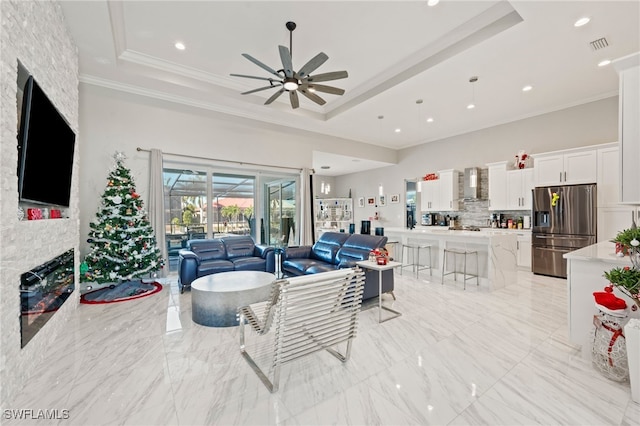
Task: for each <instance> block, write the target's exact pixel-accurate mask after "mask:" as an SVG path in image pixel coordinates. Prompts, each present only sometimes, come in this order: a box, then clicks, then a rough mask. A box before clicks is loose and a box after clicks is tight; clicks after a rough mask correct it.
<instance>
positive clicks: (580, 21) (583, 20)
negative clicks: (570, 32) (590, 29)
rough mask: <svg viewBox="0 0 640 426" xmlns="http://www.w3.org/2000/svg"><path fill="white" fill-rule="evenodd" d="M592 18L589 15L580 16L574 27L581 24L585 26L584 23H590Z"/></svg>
mask: <svg viewBox="0 0 640 426" xmlns="http://www.w3.org/2000/svg"><path fill="white" fill-rule="evenodd" d="M590 20H591V18H589V17H587V16H585V17H584V18H580V19H578V20H577V21H576V22H575V23H574V24H573V26H574V27H581V26H583V25H587V24H588V23H589V21H590Z"/></svg>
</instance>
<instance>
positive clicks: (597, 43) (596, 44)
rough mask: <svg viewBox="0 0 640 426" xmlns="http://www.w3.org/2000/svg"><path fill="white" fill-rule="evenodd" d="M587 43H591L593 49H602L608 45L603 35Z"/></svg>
mask: <svg viewBox="0 0 640 426" xmlns="http://www.w3.org/2000/svg"><path fill="white" fill-rule="evenodd" d="M589 44H590V45H591V48H592V49H593V50H600V49H604V48H605V47H607V46H609V42H608V41H607V39H606V38H604V37H602V38H599V39H597V40H593V41H592V42H591V43H589Z"/></svg>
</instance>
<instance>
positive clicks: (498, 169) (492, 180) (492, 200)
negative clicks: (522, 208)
mask: <svg viewBox="0 0 640 426" xmlns="http://www.w3.org/2000/svg"><path fill="white" fill-rule="evenodd" d="M487 167H488V169H489V210H507V192H506V188H505V182H506V180H507V163H506V162H504V161H503V162H500V163H491V164H487Z"/></svg>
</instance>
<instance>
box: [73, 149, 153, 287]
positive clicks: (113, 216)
mask: <svg viewBox="0 0 640 426" xmlns="http://www.w3.org/2000/svg"><path fill="white" fill-rule="evenodd" d="M114 157H115V160H116V164H115V166H114V168H113V169H112V170H111V172H110V173H109V176H108V178H107V188H106V189H105V191H104V193H103V194H102V198H101V206H100V208H99V209H98V212H97V213H96V218H95V220H94V221H93V222H91V223H90V224H89V227H90V228H91V229H90V231H89V238H88V239H87V242H89V244H90V245H91V247H92V248H91V252H90V253H89V254H88V255H87V256H86V258H85V263H84V264H83V265H82V268H81V276H82V280H83V281H93V282H97V283H109V282H119V281H123V280H130V279H132V278H134V277H140V276H143V275H145V274H148V273H150V272H153V271H157V270H158V269H160V268H162V267H163V266H164V259H162V257H161V253H160V250H159V249H158V247H157V244H156V239H155V236H154V234H153V228H152V227H151V224H150V223H149V220H148V218H147V213H146V212H145V210H144V208H143V203H142V200H141V199H140V195H139V194H138V193H137V192H136V189H135V184H134V182H133V178H132V177H131V172H130V171H129V169H127V168H126V167H124V165H123V164H122V162H123V160H124V159H125V156H124V154H122V153H116V154H115V156H114Z"/></svg>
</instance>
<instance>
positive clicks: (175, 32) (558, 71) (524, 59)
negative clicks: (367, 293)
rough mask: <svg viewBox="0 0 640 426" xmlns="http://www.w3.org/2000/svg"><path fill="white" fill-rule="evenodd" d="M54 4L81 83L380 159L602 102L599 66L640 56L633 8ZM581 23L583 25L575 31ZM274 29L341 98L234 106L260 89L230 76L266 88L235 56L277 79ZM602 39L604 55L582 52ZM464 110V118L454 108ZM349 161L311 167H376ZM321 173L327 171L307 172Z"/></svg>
mask: <svg viewBox="0 0 640 426" xmlns="http://www.w3.org/2000/svg"><path fill="white" fill-rule="evenodd" d="M61 4H62V8H63V12H64V14H65V18H66V20H67V23H68V25H69V28H70V30H71V33H72V35H73V37H74V39H75V41H76V43H77V45H78V48H79V54H80V76H81V81H82V82H83V83H87V84H96V85H101V86H105V87H111V88H114V89H117V90H125V91H130V92H134V93H139V94H143V95H147V96H151V97H156V98H159V99H164V100H167V99H168V100H173V101H176V102H181V103H184V104H188V105H193V106H198V107H201V108H204V109H207V110H211V111H213V112H217V113H219V112H222V113H226V114H232V115H236V116H240V117H245V118H250V119H254V120H256V125H257V126H259V125H260V124H261V123H271V124H278V125H282V126H286V127H293V128H297V129H304V130H309V131H313V132H317V133H321V134H326V135H331V136H337V137H341V138H346V139H352V140H356V141H361V142H366V143H370V144H374V145H380V146H385V147H389V148H393V149H399V148H405V147H410V146H413V145H417V144H421V143H425V142H429V141H434V140H438V139H442V138H444V137H448V136H453V135H456V134H461V133H465V132H468V131H472V130H477V129H480V128H486V127H490V126H493V125H496V124H500V123H506V122H510V121H514V120H517V119H521V118H525V117H529V116H534V115H538V114H542V113H545V112H550V111H554V110H558V109H562V108H566V107H570V106H573V105H578V104H581V103H585V102H589V101H593V100H597V99H602V98H605V97H609V96H613V95H615V94H617V90H618V78H617V74H616V72H615V71H614V69H613V68H612V67H611V66H607V67H598V66H597V64H598V62H600V61H601V60H602V59H616V58H619V57H622V56H626V55H628V54H631V53H634V52H637V51H638V50H640V0H633V1H608V0H607V1H591V0H589V1H520V0H514V1H511V2H506V1H453V0H441V1H440V3H439V4H438V5H436V6H435V7H430V6H428V5H427V2H426V1H300V0H297V1H279V2H274V1H254V2H245V1H194V2H190V1H124V2H106V1H62V2H61ZM583 16H588V17H590V18H591V22H590V23H588V24H587V25H585V26H583V27H579V28H575V27H574V25H573V23H574V22H575V21H576V20H577V19H578V18H580V17H583ZM287 21H294V22H296V24H297V29H296V30H295V31H294V32H293V65H294V69H299V68H300V67H301V66H302V65H303V64H304V63H306V62H307V61H308V60H309V59H311V58H312V57H313V56H315V55H316V54H317V53H319V52H321V51H322V52H325V53H326V54H327V55H328V56H329V60H327V62H325V63H324V64H323V65H322V66H321V67H319V68H318V69H317V70H316V71H315V72H314V73H312V75H313V74H318V73H325V72H330V71H340V70H347V71H348V72H349V78H347V79H343V80H335V81H331V82H326V83H323V84H327V85H332V86H336V87H340V88H343V89H345V90H346V93H345V94H344V95H343V96H336V95H331V94H323V93H318V94H319V95H320V96H322V97H323V98H324V99H325V100H326V101H327V103H326V104H325V105H324V106H323V107H321V106H318V105H316V104H315V103H313V102H311V101H310V100H308V99H307V98H305V97H303V96H301V97H300V108H298V109H296V110H294V109H292V108H291V106H290V104H289V100H288V97H287V96H285V95H283V96H281V97H280V98H279V99H278V100H277V101H275V102H274V103H273V104H271V105H266V106H265V105H263V103H264V101H265V100H266V99H267V98H268V97H269V96H271V95H272V94H273V93H274V92H275V91H276V90H277V89H269V90H264V91H261V92H257V93H255V94H250V95H240V92H243V91H247V90H251V89H255V88H259V87H262V86H265V82H264V81H261V80H253V79H243V78H237V77H231V76H230V75H229V74H230V73H237V74H248V75H255V76H260V77H270V76H271V75H270V74H269V73H268V72H267V71H265V70H263V69H262V68H260V67H258V66H257V65H255V64H254V63H252V62H250V61H248V60H247V59H245V58H243V57H242V56H241V54H242V53H248V54H250V55H251V56H253V57H254V58H256V59H258V60H260V61H262V62H263V63H265V64H267V65H268V66H270V67H271V68H274V69H276V70H278V69H281V68H282V65H281V61H280V56H279V53H278V45H284V46H287V47H288V46H289V32H288V30H287V29H286V28H285V23H286V22H287ZM602 37H605V38H606V40H607V42H608V46H607V47H604V48H602V49H598V50H595V49H593V48H592V47H591V45H590V42H591V41H593V40H596V39H600V38H602ZM176 41H181V42H183V43H184V44H185V45H186V50H184V51H178V50H177V49H175V47H174V43H175V42H176ZM471 76H477V77H478V81H477V82H475V83H470V82H469V78H470V77H471ZM527 84H528V85H532V86H533V90H531V91H529V92H526V93H525V92H523V91H522V90H521V89H522V87H523V86H525V85H527ZM419 99H421V100H422V103H420V104H418V103H417V102H416V101H417V100H419ZM471 100H474V101H475V103H476V105H477V107H476V108H475V109H473V110H467V108H466V105H467V104H468V103H469V102H470V101H471ZM380 116H383V117H384V118H382V119H380V118H378V117H380ZM427 117H433V120H434V121H433V122H432V123H428V122H427ZM395 129H401V131H400V132H399V133H398V132H396V131H395ZM353 160H354V158H350V157H342V156H340V155H336V154H330V153H314V164H313V167H314V168H316V170H317V171H318V172H319V173H322V174H326V175H339V174H344V173H349V172H354V171H358V170H362V169H363V168H364V169H366V168H373V167H380V166H381V165H384V163H379V162H369V161H367V160H362V161H360V162H355V161H353ZM328 161H334V162H335V167H334V164H333V163H332V164H329V165H331V169H330V170H329V171H325V170H322V171H320V170H318V169H319V168H320V166H321V165H327V163H326V162H328ZM325 172H326V173H325Z"/></svg>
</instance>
